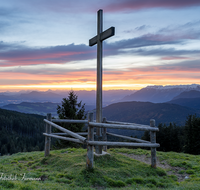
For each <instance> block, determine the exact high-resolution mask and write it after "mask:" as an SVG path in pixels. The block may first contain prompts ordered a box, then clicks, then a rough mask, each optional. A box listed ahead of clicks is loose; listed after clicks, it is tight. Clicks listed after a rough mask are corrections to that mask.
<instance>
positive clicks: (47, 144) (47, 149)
mask: <svg viewBox="0 0 200 190" xmlns="http://www.w3.org/2000/svg"><path fill="white" fill-rule="evenodd" d="M47 120H49V121H51V113H48V114H47ZM46 133H48V134H50V133H51V125H49V124H47V123H46ZM50 146H51V137H47V136H45V147H44V151H45V153H44V156H45V157H46V156H48V155H49V153H50Z"/></svg>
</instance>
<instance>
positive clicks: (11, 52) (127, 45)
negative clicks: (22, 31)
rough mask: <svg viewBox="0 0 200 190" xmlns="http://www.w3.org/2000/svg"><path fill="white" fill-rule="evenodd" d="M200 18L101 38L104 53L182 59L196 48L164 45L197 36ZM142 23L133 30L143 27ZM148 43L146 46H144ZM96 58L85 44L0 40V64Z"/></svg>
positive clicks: (16, 64) (144, 26) (195, 52)
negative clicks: (44, 44)
mask: <svg viewBox="0 0 200 190" xmlns="http://www.w3.org/2000/svg"><path fill="white" fill-rule="evenodd" d="M199 24H200V21H196V22H188V23H186V24H183V25H178V26H168V27H165V28H162V29H160V30H158V31H157V32H155V33H147V34H144V35H141V36H139V37H135V38H131V39H126V40H120V41H116V42H112V43H107V42H106V41H105V42H104V46H103V48H104V56H111V55H112V56H113V55H119V54H124V55H126V54H127V53H128V54H135V55H143V56H147V55H148V56H161V60H162V59H163V60H170V59H171V60H172V59H183V57H189V56H188V55H194V54H198V53H199V50H176V49H175V48H168V49H167V48H166V47H165V45H170V44H174V45H177V44H186V43H187V42H188V41H189V40H191V39H192V40H199V38H200V32H199V31H200V30H199ZM147 27H148V26H146V25H141V26H139V27H136V28H135V29H134V30H145V28H147ZM147 47H148V48H147ZM95 58H96V47H89V46H88V45H85V44H78V45H75V44H73V43H72V44H68V45H58V46H49V47H28V46H25V45H24V42H16V43H4V42H3V41H0V66H2V67H6V66H18V65H39V64H64V63H69V62H72V61H80V60H91V59H95Z"/></svg>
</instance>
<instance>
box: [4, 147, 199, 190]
mask: <svg viewBox="0 0 200 190" xmlns="http://www.w3.org/2000/svg"><path fill="white" fill-rule="evenodd" d="M108 152H109V153H110V155H106V156H104V157H95V168H94V170H90V171H88V170H86V167H85V165H86V149H75V148H68V149H63V150H54V151H51V154H50V156H48V157H46V158H44V152H30V153H17V154H13V155H12V156H2V157H0V173H3V174H1V176H0V178H1V177H7V178H9V177H11V178H12V179H13V178H15V177H16V178H15V179H17V180H13V181H12V180H2V178H1V179H0V187H1V189H21V190H31V189H48V190H49V189H54V190H55V189H59V190H60V189H99V188H106V189H115V188H116V187H121V189H160V188H163V189H200V156H199V155H198V156H194V155H189V154H182V153H173V152H169V153H163V152H157V156H158V158H159V160H160V161H164V160H166V161H167V163H168V164H170V165H171V166H174V167H175V166H176V167H181V168H184V169H182V170H181V171H180V173H188V175H190V177H189V179H187V180H185V181H183V182H180V183H179V182H177V177H176V176H175V175H167V173H166V170H164V169H161V168H157V169H153V168H151V167H150V166H149V165H147V164H145V163H142V162H140V161H137V160H134V159H132V158H129V157H127V156H124V155H122V154H120V153H127V154H133V153H134V154H145V155H148V156H150V151H149V150H142V149H125V148H121V149H109V150H108ZM24 173H25V177H26V178H42V180H43V181H30V180H26V181H25V180H22V177H23V175H24Z"/></svg>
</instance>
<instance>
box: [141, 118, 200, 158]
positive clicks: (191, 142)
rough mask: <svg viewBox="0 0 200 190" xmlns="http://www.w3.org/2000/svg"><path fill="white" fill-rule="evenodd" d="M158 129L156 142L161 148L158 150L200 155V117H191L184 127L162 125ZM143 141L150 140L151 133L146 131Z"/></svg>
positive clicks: (172, 124)
mask: <svg viewBox="0 0 200 190" xmlns="http://www.w3.org/2000/svg"><path fill="white" fill-rule="evenodd" d="M158 128H159V132H157V133H156V142H157V143H159V144H160V147H159V148H158V149H157V150H160V151H166V152H167V151H174V152H185V153H189V154H196V155H197V154H200V117H197V116H196V115H189V116H188V117H187V118H186V122H185V125H184V126H178V125H176V124H175V123H170V124H169V125H168V126H167V125H166V124H162V123H160V124H159V125H158ZM142 139H144V140H150V135H149V132H147V131H146V132H145V133H144V136H143V137H142Z"/></svg>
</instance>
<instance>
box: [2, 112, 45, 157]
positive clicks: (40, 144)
mask: <svg viewBox="0 0 200 190" xmlns="http://www.w3.org/2000/svg"><path fill="white" fill-rule="evenodd" d="M43 119H44V117H43V116H40V115H33V114H23V113H19V112H15V111H9V110H4V109H0V153H1V155H4V154H13V153H16V152H26V151H33V150H42V149H43V148H44V136H43V135H42V133H43V132H44V122H43Z"/></svg>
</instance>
